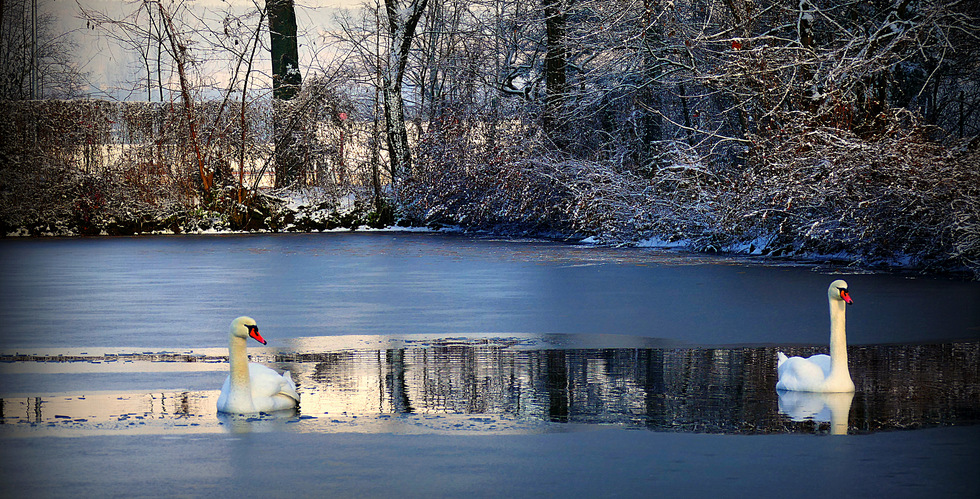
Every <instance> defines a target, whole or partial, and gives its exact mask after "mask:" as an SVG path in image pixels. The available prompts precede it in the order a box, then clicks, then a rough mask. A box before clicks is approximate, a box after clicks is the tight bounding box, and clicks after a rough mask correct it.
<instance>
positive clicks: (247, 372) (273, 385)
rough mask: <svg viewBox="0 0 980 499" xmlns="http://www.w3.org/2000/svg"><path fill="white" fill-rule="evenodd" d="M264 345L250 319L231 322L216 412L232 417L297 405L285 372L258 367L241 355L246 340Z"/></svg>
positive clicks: (290, 381) (293, 386)
mask: <svg viewBox="0 0 980 499" xmlns="http://www.w3.org/2000/svg"><path fill="white" fill-rule="evenodd" d="M250 336H251V337H252V338H253V339H255V341H258V342H259V343H261V344H263V345H265V339H263V338H262V335H260V334H259V327H258V326H257V325H256V324H255V319H252V318H251V317H239V318H237V319H235V320H234V321H232V322H231V332H230V333H229V335H228V363H229V364H230V366H231V374H229V375H228V378H227V379H225V384H224V385H223V386H222V387H221V395H220V396H219V397H218V411H219V412H228V413H233V414H255V413H259V412H273V411H281V410H284V409H293V408H295V407H296V406H297V405H299V394H298V393H296V384H295V383H293V378H292V376H290V375H289V371H286V372H284V373H283V374H282V375H279V373H277V372H275V371H273V370H272V369H269V368H268V367H265V366H263V365H260V364H252V363H250V362H249V361H248V356H247V355H246V354H245V343H246V341H247V340H248V338H249V337H250Z"/></svg>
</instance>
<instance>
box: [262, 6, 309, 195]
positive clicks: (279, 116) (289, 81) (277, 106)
mask: <svg viewBox="0 0 980 499" xmlns="http://www.w3.org/2000/svg"><path fill="white" fill-rule="evenodd" d="M266 11H267V12H268V14H269V38H270V44H271V52H272V99H273V103H272V107H273V116H274V118H273V121H272V123H273V124H272V128H273V137H274V139H275V145H276V151H275V156H276V162H275V164H276V187H277V188H280V187H286V186H288V185H291V184H294V183H295V182H297V181H298V180H301V179H302V173H303V168H302V155H301V154H299V153H298V151H297V150H296V149H297V147H296V145H297V144H296V143H295V142H296V139H294V138H293V132H294V130H293V129H292V128H291V127H288V126H284V124H285V123H290V122H293V121H294V120H289V119H286V118H283V116H285V115H288V114H289V112H290V106H288V105H287V104H286V102H285V101H288V100H290V99H292V98H293V97H294V96H295V95H296V93H297V92H299V89H300V85H301V84H302V82H303V81H302V76H301V75H300V72H299V48H298V47H297V43H296V12H295V10H294V8H293V0H268V1H267V2H266Z"/></svg>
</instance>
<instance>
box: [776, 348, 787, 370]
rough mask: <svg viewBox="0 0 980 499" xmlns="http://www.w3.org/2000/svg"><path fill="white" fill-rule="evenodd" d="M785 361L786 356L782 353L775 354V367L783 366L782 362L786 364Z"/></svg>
mask: <svg viewBox="0 0 980 499" xmlns="http://www.w3.org/2000/svg"><path fill="white" fill-rule="evenodd" d="M786 359H787V357H786V354H784V353H783V352H776V367H779V366H781V365H783V362H786Z"/></svg>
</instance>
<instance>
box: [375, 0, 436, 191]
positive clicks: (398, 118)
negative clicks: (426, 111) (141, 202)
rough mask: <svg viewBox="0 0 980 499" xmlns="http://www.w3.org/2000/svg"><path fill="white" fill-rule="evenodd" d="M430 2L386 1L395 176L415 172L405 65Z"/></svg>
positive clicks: (387, 92) (388, 113) (386, 80)
mask: <svg viewBox="0 0 980 499" xmlns="http://www.w3.org/2000/svg"><path fill="white" fill-rule="evenodd" d="M427 3H428V0H385V10H386V12H387V14H388V36H389V40H388V42H389V45H388V65H387V67H386V68H385V70H384V71H383V73H382V77H381V80H382V87H383V94H384V108H385V127H386V129H387V139H388V155H389V157H390V159H391V171H392V178H396V177H398V176H400V175H410V174H411V172H412V155H411V150H410V148H409V143H408V129H407V127H406V126H405V103H404V100H403V99H402V81H403V80H404V78H405V66H406V65H407V64H408V55H409V50H410V49H411V48H412V37H413V36H415V27H416V26H417V25H418V23H419V19H420V18H421V17H422V12H424V11H425V6H426V4H427Z"/></svg>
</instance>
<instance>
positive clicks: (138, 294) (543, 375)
mask: <svg viewBox="0 0 980 499" xmlns="http://www.w3.org/2000/svg"><path fill="white" fill-rule="evenodd" d="M0 254H2V260H0V262H2V263H0V270H2V275H3V276H4V285H3V287H2V290H0V302H2V308H0V323H2V324H4V334H3V336H2V337H0V380H2V383H0V387H2V388H0V435H2V434H5V433H7V434H10V433H24V432H26V433H28V434H29V433H31V432H41V433H43V432H61V433H66V432H67V433H71V432H81V433H83V434H84V433H85V432H108V433H115V432H127V431H148V432H161V431H163V432H172V431H186V432H213V431H225V430H227V429H229V428H231V429H234V430H235V431H249V430H263V429H277V430H283V429H285V430H289V431H300V432H303V431H309V432H342V431H356V432H391V431H395V432H410V433H411V432H431V431H437V432H460V431H480V432H486V431H490V432H528V431H531V432H540V431H562V430H561V428H568V427H573V426H575V425H580V424H584V425H597V424H614V425H621V426H627V427H635V428H648V429H653V430H660V431H684V432H712V433H750V434H758V433H785V432H804V433H811V432H817V433H820V432H832V433H834V432H844V431H846V432H848V433H865V432H875V431H879V430H891V429H907V428H922V427H931V426H948V425H963V424H976V423H977V422H978V420H980V416H978V413H980V379H978V378H980V376H978V369H980V367H978V366H980V339H978V336H980V307H978V306H977V305H978V303H980V284H977V283H972V282H962V281H956V280H949V279H935V278H913V277H909V276H900V275H889V274H870V273H848V272H847V271H846V270H841V269H833V268H821V267H816V266H812V265H771V264H769V265H766V264H762V263H760V262H753V261H749V260H738V259H726V258H713V257H703V256H693V255H684V254H676V253H670V252H662V251H654V250H641V249H604V248H589V247H576V246H568V245H561V244H554V243H543V242H534V241H520V242H517V241H500V240H487V239H470V238H465V237H458V236H447V235H439V234H399V233H369V234H364V233H357V234H348V233H338V234H323V235H294V236H231V237H227V236H220V237H219V236H208V237H160V238H139V239H74V240H43V241H35V240H31V241H19V240H14V241H11V240H5V241H0ZM840 277H843V278H846V279H847V280H848V282H849V284H850V288H851V292H852V296H853V297H854V298H855V301H856V304H855V305H854V306H852V307H849V308H848V317H847V320H848V323H847V328H848V329H847V331H848V340H849V342H850V348H849V353H850V359H849V364H850V369H851V375H852V377H853V378H854V381H855V384H856V385H857V392H856V393H855V394H853V395H847V396H844V397H839V396H831V397H828V396H825V395H800V394H784V395H782V396H781V395H779V394H777V393H776V391H775V390H774V386H775V383H776V378H775V357H776V351H777V350H783V351H786V352H787V353H790V354H797V355H799V354H803V355H809V354H812V353H823V352H826V348H827V347H826V343H827V337H828V322H829V321H828V318H827V305H826V287H827V284H828V283H829V282H830V281H831V280H833V279H836V278H840ZM240 314H249V315H252V316H253V317H255V318H256V319H257V320H258V322H259V324H260V327H261V328H262V332H263V335H264V336H265V337H266V339H268V340H270V346H269V347H257V348H251V349H250V353H252V354H253V361H258V362H263V363H267V364H270V365H274V366H275V367H277V368H279V369H288V370H290V371H292V372H293V374H294V377H295V378H296V379H297V380H298V382H299V384H300V385H301V386H300V393H301V395H302V398H303V402H302V405H301V409H300V412H299V413H297V414H288V415H279V416H276V417H263V418H250V419H248V420H237V419H232V420H228V419H219V418H218V417H217V416H216V415H215V411H214V403H215V400H216V398H217V389H218V388H219V387H220V385H221V382H222V381H223V379H224V377H225V376H226V373H227V364H226V363H225V362H224V359H223V358H222V357H223V356H224V355H226V350H225V349H224V345H225V343H226V341H227V340H226V337H227V327H228V323H229V322H230V320H231V319H232V318H234V317H235V316H237V315H240ZM355 335H356V336H355Z"/></svg>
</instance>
